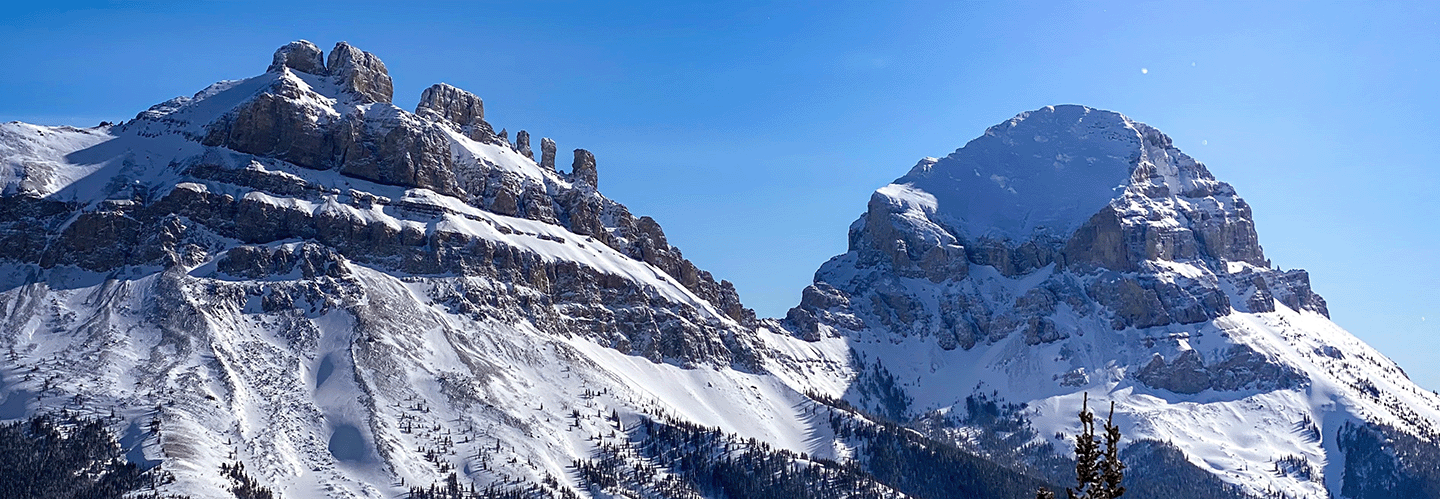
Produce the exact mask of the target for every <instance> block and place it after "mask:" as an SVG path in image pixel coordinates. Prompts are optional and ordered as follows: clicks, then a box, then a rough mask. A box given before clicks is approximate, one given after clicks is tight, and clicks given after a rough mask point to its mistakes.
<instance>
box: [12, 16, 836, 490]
mask: <svg viewBox="0 0 1440 499" xmlns="http://www.w3.org/2000/svg"><path fill="white" fill-rule="evenodd" d="M321 55H322V53H321V51H320V50H319V49H318V48H316V47H315V46H314V45H312V44H310V43H309V42H303V41H302V42H294V43H291V44H289V45H287V46H285V47H282V48H281V49H280V50H278V51H277V52H276V53H275V57H274V63H273V64H272V65H271V66H270V67H269V70H268V71H266V72H265V73H264V74H261V75H260V76H255V77H251V78H247V79H243V80H234V81H224V82H220V83H216V84H214V85H212V86H210V87H209V88H206V89H204V90H202V91H200V92H199V93H197V94H195V95H194V96H193V97H180V98H176V99H172V100H170V101H167V102H164V103H161V104H158V105H156V106H154V107H152V108H151V109H149V110H147V111H145V112H142V113H140V114H139V115H138V116H137V117H136V118H135V119H134V120H131V121H128V122H125V123H123V124H118V125H102V126H100V127H96V128H88V129H79V128H71V127H42V126H33V125H27V124H23V123H9V124H4V125H0V158H3V161H4V169H3V178H0V181H3V183H4V196H3V198H0V239H3V242H0V247H3V248H4V250H3V259H4V263H3V266H0V275H3V277H0V282H3V286H0V287H3V292H0V310H3V311H4V312H3V317H4V320H5V323H4V324H5V326H4V328H3V331H0V344H3V346H4V348H5V349H6V350H7V351H8V352H10V354H9V356H8V357H6V358H5V360H4V361H3V362H4V364H3V366H4V369H3V377H0V383H3V386H0V389H3V391H4V393H5V394H6V395H5V402H4V405H3V414H0V417H3V418H6V419H13V418H17V417H21V416H24V415H28V414H35V413H40V412H45V411H50V410H58V409H62V408H63V409H67V410H71V411H79V412H80V413H82V414H92V415H99V416H104V417H110V415H111V414H114V415H115V419H114V420H113V424H112V426H114V427H115V428H116V429H117V431H119V432H120V433H121V434H122V437H123V438H122V443H123V444H124V445H126V446H127V448H130V449H131V450H130V453H129V457H130V458H131V459H130V460H131V461H136V462H150V461H163V466H164V467H165V468H166V469H167V470H168V471H170V472H171V473H173V474H174V477H175V479H176V481H175V483H173V484H170V485H168V486H167V487H168V489H166V490H170V491H172V492H175V493H183V494H188V495H190V496H193V497H224V496H227V495H228V492H226V487H228V485H227V483H226V479H225V478H223V477H222V476H221V474H220V472H219V470H220V468H219V466H220V465H221V464H224V463H237V462H238V463H244V464H245V465H246V469H247V470H249V473H250V474H252V475H254V476H255V477H256V478H257V479H259V480H260V481H261V483H262V484H265V485H268V486H269V487H270V488H272V489H273V490H274V491H275V492H278V493H280V494H282V496H283V497H395V496H396V495H397V494H400V493H403V492H404V491H406V490H407V488H408V487H409V486H411V485H429V484H431V483H435V482H439V481H441V480H443V479H444V478H445V477H446V476H447V475H448V473H450V472H453V471H459V472H460V476H462V477H465V478H466V480H467V482H468V481H476V482H479V483H481V484H482V485H483V484H485V483H489V482H495V483H520V482H518V481H524V482H525V483H535V484H538V483H540V482H541V479H542V477H545V476H547V475H551V476H556V477H560V479H559V480H560V481H559V483H558V484H556V486H554V487H550V489H551V490H552V491H558V490H561V489H565V488H573V489H575V490H584V489H585V487H584V486H583V485H581V484H580V483H578V482H577V479H578V478H577V477H575V476H574V473H573V470H571V468H572V465H573V462H574V460H576V459H584V458H589V457H590V456H592V455H594V453H595V449H596V445H597V442H596V440H595V439H596V438H597V437H596V436H597V435H600V434H604V433H606V432H614V431H615V430H614V429H613V428H612V427H611V425H618V424H631V425H633V424H634V423H635V422H636V421H637V418H639V417H640V415H657V414H662V413H663V414H665V415H667V416H668V417H673V418H680V419H682V420H684V421H691V422H696V423H700V424H704V425H707V426H712V427H719V428H721V429H724V430H726V431H728V432H731V433H741V434H743V435H745V436H746V437H756V438H761V439H763V440H764V441H766V442H769V443H771V444H773V445H777V446H780V447H783V448H787V449H793V450H794V451H795V452H808V451H813V450H821V449H812V447H815V446H817V445H820V444H818V443H815V442H817V441H816V440H813V439H812V437H813V436H814V435H813V434H814V433H815V432H816V431H818V430H816V429H815V428H814V426H815V425H814V424H812V423H811V422H809V421H808V420H807V419H806V418H805V417H802V415H801V412H802V411H803V410H804V405H805V404H806V403H807V402H806V400H807V399H806V398H805V397H804V396H803V395H802V394H800V393H799V392H796V391H795V390H793V389H791V388H790V387H788V386H786V385H784V384H783V383H781V382H780V381H779V380H778V379H776V378H773V377H769V376H765V375H763V374H760V370H759V366H760V360H759V357H758V355H759V352H758V350H759V348H762V343H761V341H760V339H759V338H758V336H757V333H756V329H755V326H754V324H755V323H756V321H755V318H754V314H753V312H751V311H750V310H748V309H745V308H743V307H742V306H741V305H740V302H739V300H738V298H737V297H736V294H735V291H734V288H733V286H731V285H730V283H728V282H724V281H718V282H717V280H716V279H714V278H712V277H711V275H710V274H709V273H707V272H704V271H702V270H699V269H697V268H696V267H695V266H694V265H693V264H691V263H690V262H689V261H687V260H685V259H684V258H683V257H682V256H681V253H680V251H679V250H678V249H676V248H674V247H672V246H670V245H669V244H668V243H667V242H666V240H665V235H664V233H663V231H662V230H661V229H660V226H659V225H658V224H657V223H656V222H655V221H654V220H652V219H650V218H649V217H638V218H637V217H635V216H633V215H631V214H630V213H629V212H628V210H626V208H625V207H624V206H623V205H620V204H619V203H616V202H614V201H611V200H609V199H607V198H605V197H604V196H602V195H600V194H599V192H598V191H597V190H596V186H597V184H598V183H599V177H598V173H597V168H596V160H595V158H594V157H593V156H592V155H591V154H590V153H589V152H587V151H585V150H583V149H577V150H575V153H574V158H575V159H574V162H573V164H572V169H571V171H570V172H568V173H562V172H560V171H557V170H556V168H555V156H556V145H555V144H554V142H552V141H550V140H549V139H542V140H541V147H540V160H539V161H536V160H535V159H534V158H533V154H532V151H531V148H530V144H529V136H528V134H527V133H526V132H524V131H521V132H519V133H518V134H517V135H516V139H517V140H516V142H514V143H512V142H510V141H509V140H508V138H507V137H506V133H505V132H503V131H502V132H499V133H496V132H494V130H493V129H492V128H491V127H490V125H489V124H488V123H487V122H485V121H484V108H483V103H482V101H481V99H479V98H478V97H476V96H474V95H472V94H470V93H468V92H465V91H463V90H459V89H456V88H454V87H451V86H449V85H444V84H440V85H436V86H434V87H431V88H429V89H427V90H426V91H425V93H424V95H423V97H422V99H421V101H420V104H419V106H418V108H417V109H416V110H415V112H414V113H411V112H408V111H405V110H402V109H399V108H397V107H395V106H394V105H392V104H391V103H390V98H391V83H390V77H389V75H388V74H387V72H386V69H385V66H384V64H383V63H382V62H380V60H379V59H378V58H375V57H374V56H373V55H371V54H369V53H366V52H363V51H360V50H358V49H355V48H354V47H352V46H350V45H348V44H345V43H340V44H337V45H336V46H335V48H334V50H332V51H331V52H330V55H329V59H328V61H326V60H323V59H322V57H321ZM772 336H775V335H772ZM782 341H783V340H782ZM808 403H810V404H811V405H813V402H808ZM597 415H599V416H597ZM612 415H614V416H618V417H619V419H620V421H619V422H615V421H611V420H610V417H611V416H612ZM152 423H153V425H154V428H156V429H158V430H159V431H158V433H152V432H150V429H151V427H152V426H151V425H152ZM822 454H823V450H822Z"/></svg>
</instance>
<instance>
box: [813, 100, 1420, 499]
mask: <svg viewBox="0 0 1440 499" xmlns="http://www.w3.org/2000/svg"><path fill="white" fill-rule="evenodd" d="M849 240H850V244H849V246H850V247H849V251H848V252H846V253H845V254H843V255H840V256H837V257H835V258H833V259H831V260H830V261H828V262H826V263H825V264H824V265H823V266H822V267H821V268H820V270H819V271H818V272H816V274H815V283H814V285H812V286H809V287H807V288H806V289H805V291H804V293H803V299H802V301H801V303H800V305H799V306H797V307H795V308H793V309H791V310H790V312H789V314H788V316H787V317H786V320H785V322H786V323H787V324H788V326H789V327H790V328H792V329H793V330H794V331H795V332H796V334H797V335H798V336H799V337H802V338H804V339H806V340H808V341H812V342H814V343H815V344H817V345H830V346H827V347H824V348H827V349H832V350H838V349H845V348H848V349H851V350H853V351H854V352H856V353H855V356H856V357H858V359H859V361H858V362H856V363H854V365H852V366H849V367H848V368H847V369H846V370H844V371H843V372H844V374H837V373H838V371H834V372H822V371H812V372H808V373H807V375H808V376H812V377H820V378H826V377H829V378H834V379H827V380H825V381H824V382H825V383H829V384H830V385H831V386H846V388H845V392H844V394H843V395H844V397H845V398H847V399H849V400H852V401H853V402H854V403H855V404H856V405H859V406H861V407H865V408H868V409H869V410H871V411H873V412H876V413H880V414H885V415H888V416H889V417H890V418H893V419H896V420H903V421H911V420H914V421H919V422H920V423H919V425H920V426H923V427H924V428H927V430H928V432H929V433H930V434H932V435H933V436H935V437H936V438H941V439H948V440H950V441H954V442H955V443H957V445H960V446H961V447H964V448H970V449H974V450H976V451H979V452H982V453H985V454H988V455H992V456H993V457H995V458H996V459H1000V460H1002V461H1012V462H1015V463H1017V464H1021V465H1024V464H1025V463H1029V464H1030V465H1034V466H1042V467H1043V465H1044V464H1043V463H1045V462H1046V459H1045V455H1046V454H1047V453H1048V451H1035V450H1034V449H1033V447H1036V446H1039V447H1041V448H1049V447H1058V448H1065V446H1066V444H1065V441H1064V440H1063V439H1064V438H1065V437H1067V436H1073V435H1075V434H1076V433H1078V432H1079V427H1078V422H1077V421H1076V420H1075V419H1074V417H1073V414H1075V413H1076V412H1077V411H1078V410H1079V409H1080V407H1081V402H1082V398H1084V394H1088V395H1089V398H1090V399H1091V402H1092V403H1098V404H1100V407H1101V408H1102V409H1103V408H1105V407H1106V405H1107V403H1108V402H1113V403H1114V406H1113V407H1114V418H1115V421H1116V422H1117V423H1118V424H1119V426H1120V427H1121V428H1122V432H1123V433H1124V435H1125V437H1126V441H1127V442H1163V443H1166V444H1169V445H1170V446H1173V448H1174V449H1176V450H1178V451H1180V453H1182V454H1183V455H1184V456H1185V460H1186V461H1188V463H1190V464H1192V465H1194V466H1196V467H1198V468H1200V469H1202V470H1204V471H1206V472H1209V473H1210V474H1213V475H1214V476H1217V477H1219V478H1221V479H1222V480H1224V481H1225V482H1227V483H1230V484H1233V485H1236V486H1239V487H1240V489H1241V490H1243V491H1244V492H1247V493H1250V494H1256V495H1260V494H1269V493H1278V494H1283V496H1285V497H1317V496H1318V497H1323V496H1325V495H1326V494H1327V493H1329V494H1331V495H1332V496H1334V497H1340V496H1346V497H1399V496H1404V495H1406V494H1399V492H1398V491H1401V490H1411V491H1416V490H1425V491H1427V492H1426V494H1428V496H1429V497H1436V495H1435V494H1436V493H1437V491H1440V488H1437V482H1436V477H1437V476H1440V475H1437V473H1436V470H1435V467H1434V464H1433V463H1434V462H1433V461H1430V462H1428V463H1427V462H1426V461H1425V460H1424V459H1419V458H1418V456H1421V455H1429V456H1434V455H1436V448H1437V447H1436V442H1437V437H1440V435H1437V433H1436V430H1437V423H1440V397H1437V396H1436V394H1435V393H1434V392H1431V391H1428V390H1425V389H1422V388H1420V387H1418V386H1416V385H1415V384H1414V383H1412V382H1411V381H1410V380H1409V379H1408V378H1407V377H1406V375H1405V373H1404V372H1403V371H1402V370H1401V369H1400V368H1399V366H1397V365H1395V363H1394V362H1392V361H1390V360H1389V359H1387V358H1386V357H1385V356H1384V355H1382V354H1380V353H1379V352H1377V351H1375V350H1374V349H1372V348H1370V347H1369V346H1367V345H1365V344H1364V343H1363V342H1361V341H1360V340H1358V339H1356V338H1355V337H1354V336H1351V335H1350V334H1349V333H1347V332H1345V331H1344V330H1343V329H1341V328H1340V327H1338V326H1336V325H1335V324H1334V323H1332V322H1330V320H1329V319H1328V312H1327V310H1326V304H1325V300H1324V299H1323V298H1321V297H1320V296H1319V295H1317V294H1315V293H1314V292H1313V291H1312V290H1311V289H1310V282H1309V276H1308V274H1307V273H1306V272H1305V271H1303V270H1289V271H1281V270H1280V269H1279V268H1278V267H1273V266H1272V263H1271V262H1270V261H1269V260H1268V259H1266V258H1265V255H1264V252H1263V250H1262V248H1261V246H1260V244H1259V238H1258V236H1257V234H1256V231H1255V224H1254V222H1253V220H1252V218H1251V212H1250V206H1249V205H1248V204H1246V203H1245V201H1244V200H1243V199H1241V198H1240V197H1239V196H1238V195H1237V194H1236V192H1235V189H1234V188H1233V187H1231V186H1230V185H1229V184H1226V183H1224V182H1220V181H1219V180H1217V179H1215V177H1214V176H1213V175H1211V174H1210V172H1209V171H1208V170H1207V169H1206V168H1205V165H1203V164H1201V163H1200V162H1198V161H1196V160H1195V159H1193V158H1191V157H1189V156H1187V155H1185V154H1184V153H1182V152H1180V150H1178V149H1176V148H1175V147H1174V145H1173V144H1172V142H1171V140H1170V138H1169V137H1167V136H1165V135H1164V134H1162V133H1161V132H1159V131H1158V130H1156V129H1154V128H1152V127H1150V126H1147V125H1145V124H1143V123H1138V122H1135V121H1133V120H1130V119H1129V118H1126V117H1125V116H1123V115H1120V114H1118V113H1114V112H1109V111H1103V110H1098V109H1091V108H1087V107H1083V106H1074V105H1070V106H1054V107H1046V108H1043V109H1039V110H1036V111H1031V112H1027V113H1022V114H1020V115H1018V116H1016V117H1015V118H1013V119H1011V120H1009V121H1007V122H1005V123H1001V124H999V125H996V126H993V127H991V128H989V129H987V130H986V131H985V133H984V135H982V136H981V137H979V138H977V139H974V140H972V141H970V142H969V143H968V144H966V145H965V146H964V147H962V148H960V149H959V150H956V151H955V152H954V153H952V154H950V155H949V156H946V157H944V158H939V159H936V158H926V159H924V160H921V161H920V163H919V164H917V165H915V167H913V168H912V169H911V170H910V172H909V173H908V174H906V175H905V176H903V177H900V178H899V179H897V180H896V181H895V182H893V183H891V184H890V185H887V186H885V187H882V188H880V189H878V190H876V191H875V193H874V195H873V196H872V197H871V199H870V202H869V205H868V207H867V211H866V213H865V214H864V215H862V216H861V217H860V219H859V220H856V221H855V223H854V224H852V225H851V227H850V239H849ZM843 379H850V380H851V381H850V382H849V383H844V384H841V383H839V381H838V380H843ZM817 384H818V383H817ZM1102 415H1103V414H1102ZM1357 435H1363V436H1357ZM997 437H1000V438H999V439H997ZM1360 441H1365V442H1366V443H1364V444H1361V443H1357V442H1360ZM1387 441H1388V442H1395V443H1396V444H1395V445H1389V444H1380V442H1387ZM1402 441H1403V442H1405V443H1404V444H1403V445H1402V444H1400V443H1399V442H1402ZM1026 446H1028V447H1032V449H1026V448H1024V447H1026ZM1016 447H1022V449H1021V450H1015V449H1016ZM1377 447H1384V450H1380V449H1379V448H1377ZM1382 455H1383V456H1384V457H1380V456H1382ZM1375 460H1379V461H1384V462H1383V463H1376V462H1374V461H1375ZM1407 487H1408V488H1407ZM1395 494H1399V495H1395ZM1412 497H1418V496H1412Z"/></svg>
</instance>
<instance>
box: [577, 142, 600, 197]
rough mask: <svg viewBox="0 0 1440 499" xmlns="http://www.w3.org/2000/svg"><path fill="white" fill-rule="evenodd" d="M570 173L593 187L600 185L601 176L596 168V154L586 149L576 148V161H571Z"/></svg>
mask: <svg viewBox="0 0 1440 499" xmlns="http://www.w3.org/2000/svg"><path fill="white" fill-rule="evenodd" d="M570 175H572V176H574V178H575V180H579V181H581V182H584V183H585V185H588V186H590V187H591V188H596V187H599V186H600V176H599V173H598V172H597V171H596V170H595V155H594V154H590V151H586V150H584V149H576V150H575V161H574V162H572V163H570Z"/></svg>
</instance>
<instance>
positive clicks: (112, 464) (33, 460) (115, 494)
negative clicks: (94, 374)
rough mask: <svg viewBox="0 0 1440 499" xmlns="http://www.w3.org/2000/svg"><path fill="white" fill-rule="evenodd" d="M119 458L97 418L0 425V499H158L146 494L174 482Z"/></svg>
mask: <svg viewBox="0 0 1440 499" xmlns="http://www.w3.org/2000/svg"><path fill="white" fill-rule="evenodd" d="M123 455H124V453H123V451H122V450H121V448H120V444H119V442H117V441H116V439H115V436H114V435H113V434H112V433H111V432H110V430H109V428H108V426H107V425H106V423H105V421H103V420H100V419H91V418H83V417H79V416H76V415H71V414H68V413H64V412H61V413H57V414H42V415H37V416H34V417H31V418H30V419H28V420H23V421H16V422H12V423H5V424H0V497H5V498H8V499H32V498H33V499H112V498H114V499H118V498H120V497H122V496H124V497H130V498H132V499H152V498H157V497H159V496H157V495H155V494H153V493H144V492H143V491H144V490H145V489H147V488H149V489H152V490H153V489H154V487H155V486H158V485H162V484H164V483H168V482H169V481H172V480H173V478H171V477H170V475H169V474H167V473H164V472H161V471H159V468H152V469H150V470H142V469H140V467H138V466H136V465H135V464H134V463H128V462H125V460H124V459H123ZM131 493H135V494H134V495H128V496H127V494H131Z"/></svg>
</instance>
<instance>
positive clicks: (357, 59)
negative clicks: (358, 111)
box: [325, 42, 395, 103]
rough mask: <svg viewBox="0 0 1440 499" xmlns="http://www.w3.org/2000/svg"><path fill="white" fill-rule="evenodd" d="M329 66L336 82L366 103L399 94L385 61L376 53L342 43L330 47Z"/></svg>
mask: <svg viewBox="0 0 1440 499" xmlns="http://www.w3.org/2000/svg"><path fill="white" fill-rule="evenodd" d="M325 67H326V68H327V69H328V70H329V73H330V75H331V76H333V77H335V83H336V84H338V85H340V88H341V89H344V90H346V91H348V92H350V93H352V94H354V95H355V96H357V97H359V98H360V99H361V100H362V101H364V102H383V103H389V102H390V100H391V99H392V98H393V97H394V96H395V87H394V84H393V83H391V81H390V72H389V71H388V70H386V69H385V63H383V62H380V58H379V57H375V55H374V54H371V53H369V52H365V51H363V50H360V49H357V48H355V47H353V46H351V45H350V44H348V43H345V42H340V43H336V44H335V48H334V49H331V50H330V59H329V61H328V62H326V64H325Z"/></svg>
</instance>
